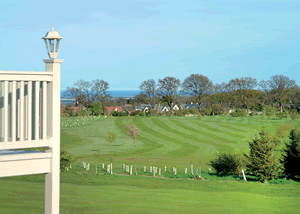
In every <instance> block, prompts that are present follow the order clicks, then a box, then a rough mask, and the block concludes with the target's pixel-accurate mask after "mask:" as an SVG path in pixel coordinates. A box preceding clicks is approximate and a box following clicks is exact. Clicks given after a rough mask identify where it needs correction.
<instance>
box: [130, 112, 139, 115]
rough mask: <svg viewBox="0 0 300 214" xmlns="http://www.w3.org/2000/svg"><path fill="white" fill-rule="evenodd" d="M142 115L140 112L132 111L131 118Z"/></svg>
mask: <svg viewBox="0 0 300 214" xmlns="http://www.w3.org/2000/svg"><path fill="white" fill-rule="evenodd" d="M139 113H140V111H132V112H131V113H130V116H136V115H138V114H139Z"/></svg>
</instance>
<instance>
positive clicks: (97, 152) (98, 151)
mask: <svg viewBox="0 0 300 214" xmlns="http://www.w3.org/2000/svg"><path fill="white" fill-rule="evenodd" d="M100 152H101V150H100V149H97V150H96V152H95V153H93V156H94V157H95V158H96V175H97V174H98V170H97V169H98V167H97V163H98V158H99V157H100Z"/></svg>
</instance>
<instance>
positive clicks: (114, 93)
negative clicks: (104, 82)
mask: <svg viewBox="0 0 300 214" xmlns="http://www.w3.org/2000/svg"><path fill="white" fill-rule="evenodd" d="M65 92H66V91H65V90H61V91H60V95H61V99H74V100H61V103H64V104H69V103H70V104H72V103H73V102H74V101H75V98H74V97H66V96H65ZM108 94H109V95H110V96H112V97H114V98H115V97H124V98H126V99H129V98H133V97H134V96H136V95H138V94H140V91H138V90H136V91H108Z"/></svg>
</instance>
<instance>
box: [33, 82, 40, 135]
mask: <svg viewBox="0 0 300 214" xmlns="http://www.w3.org/2000/svg"><path fill="white" fill-rule="evenodd" d="M39 83H40V82H39V81H35V113H34V114H35V116H34V117H35V132H34V133H35V136H34V139H35V140H39V110H40V109H39V103H40V102H39V90H40V87H39Z"/></svg>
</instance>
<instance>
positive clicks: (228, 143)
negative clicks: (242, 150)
mask: <svg viewBox="0 0 300 214" xmlns="http://www.w3.org/2000/svg"><path fill="white" fill-rule="evenodd" d="M172 122H174V124H175V125H177V126H178V127H180V128H182V129H184V130H185V131H187V132H192V134H193V135H192V137H196V136H199V135H200V136H201V137H203V138H201V141H204V140H205V141H206V142H216V143H217V144H218V145H219V146H222V147H225V148H223V149H221V151H222V150H223V151H224V150H226V151H228V149H230V151H233V150H234V149H236V143H233V142H235V141H233V140H230V139H227V138H224V137H221V136H219V135H218V132H212V131H210V130H208V132H205V131H202V130H200V129H195V128H193V127H191V126H189V125H187V124H185V123H182V122H181V121H178V120H174V121H173V120H172ZM191 122H192V121H191ZM195 135H196V136H195ZM198 139H199V138H198ZM199 140H200V139H199Z"/></svg>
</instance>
